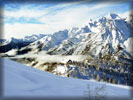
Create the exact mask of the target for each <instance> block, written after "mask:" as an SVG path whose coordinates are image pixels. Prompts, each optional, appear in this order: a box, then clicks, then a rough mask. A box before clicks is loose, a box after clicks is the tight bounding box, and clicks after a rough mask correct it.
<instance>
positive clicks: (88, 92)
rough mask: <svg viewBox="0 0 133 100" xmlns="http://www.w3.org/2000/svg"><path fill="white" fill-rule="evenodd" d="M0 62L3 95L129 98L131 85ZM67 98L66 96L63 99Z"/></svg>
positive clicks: (59, 97) (129, 99)
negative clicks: (52, 72)
mask: <svg viewBox="0 0 133 100" xmlns="http://www.w3.org/2000/svg"><path fill="white" fill-rule="evenodd" d="M0 61H2V62H3V66H2V67H3V74H4V75H2V76H3V83H4V85H3V98H11V97H18V98H20V97H24V98H26V97H31V98H32V97H42V98H44V99H45V98H47V99H48V98H50V99H56V98H58V99H62V100H64V99H65V100H67V98H68V99H69V100H70V99H76V100H85V99H87V100H88V99H89V100H90V98H91V99H93V100H97V99H99V100H103V99H104V100H114V99H120V100H131V98H132V95H131V93H130V92H132V91H133V90H132V88H131V87H129V86H123V85H114V84H107V83H104V82H96V81H94V80H79V79H72V78H67V77H60V76H57V75H53V74H51V73H48V72H44V71H40V70H37V69H34V68H31V67H28V66H25V65H22V64H20V63H17V62H14V61H10V60H7V59H2V58H1V59H0ZM66 97H67V98H66Z"/></svg>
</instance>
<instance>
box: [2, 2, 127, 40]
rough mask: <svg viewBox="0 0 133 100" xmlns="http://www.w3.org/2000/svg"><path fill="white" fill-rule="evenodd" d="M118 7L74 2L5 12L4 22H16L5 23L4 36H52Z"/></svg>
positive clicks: (108, 4)
mask: <svg viewBox="0 0 133 100" xmlns="http://www.w3.org/2000/svg"><path fill="white" fill-rule="evenodd" d="M118 5H119V4H113V3H112V4H110V3H104V2H102V3H95V4H94V3H92V4H89V3H88V4H86V3H84V2H80V3H79V2H74V3H62V4H55V5H53V4H52V5H48V7H47V4H46V5H44V4H42V5H41V4H40V5H39V6H38V5H37V6H35V5H34V6H33V5H28V6H24V7H23V8H21V9H19V10H17V11H13V10H12V11H7V10H5V11H4V17H5V18H7V19H5V21H4V22H6V20H10V19H11V18H15V19H16V20H17V21H16V22H14V23H12V24H11V23H5V25H4V35H5V37H8V38H9V37H12V36H15V37H18V38H20V37H24V36H25V35H32V34H42V33H46V34H52V33H54V32H56V31H59V30H63V29H68V28H71V27H82V26H83V25H86V24H87V23H88V20H89V19H97V18H99V17H102V16H104V15H106V14H107V13H109V12H110V9H115V7H116V6H118ZM32 7H33V8H32ZM120 7H121V6H120ZM30 8H31V9H30ZM125 15H126V14H125ZM21 18H25V23H21V22H22V21H20V19H21ZM32 19H34V20H35V19H36V20H37V21H38V22H41V24H39V23H38V24H37V23H30V21H31V20H32ZM19 21H20V22H19ZM26 21H27V23H26ZM42 23H43V24H42Z"/></svg>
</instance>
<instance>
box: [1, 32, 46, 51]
mask: <svg viewBox="0 0 133 100" xmlns="http://www.w3.org/2000/svg"><path fill="white" fill-rule="evenodd" d="M44 36H46V35H43V34H40V35H31V36H25V37H24V38H20V39H17V38H10V39H8V40H6V39H1V40H0V41H1V45H0V52H1V53H3V52H7V51H9V50H11V49H20V48H22V47H25V46H27V45H29V44H30V43H32V42H34V41H36V40H38V39H41V38H43V37H44Z"/></svg>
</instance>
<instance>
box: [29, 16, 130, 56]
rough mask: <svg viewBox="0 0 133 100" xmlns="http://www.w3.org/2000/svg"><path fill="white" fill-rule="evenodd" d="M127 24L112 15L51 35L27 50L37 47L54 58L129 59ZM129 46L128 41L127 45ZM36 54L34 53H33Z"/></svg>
mask: <svg viewBox="0 0 133 100" xmlns="http://www.w3.org/2000/svg"><path fill="white" fill-rule="evenodd" d="M129 38H132V35H131V25H130V23H129V21H127V20H126V19H123V18H120V17H119V16H118V15H116V14H108V16H105V17H102V18H100V19H98V20H96V21H93V20H89V22H88V24H87V25H85V26H83V27H80V28H77V27H74V28H71V29H66V30H63V31H59V32H55V33H54V34H53V35H51V36H46V37H44V38H42V39H40V40H37V41H35V42H33V43H32V44H30V45H29V46H28V47H27V48H33V47H34V48H37V49H39V51H46V52H47V53H48V54H51V55H55V54H59V55H73V54H74V55H86V54H89V55H93V56H96V57H98V56H101V57H104V56H105V55H108V54H109V55H111V56H112V55H119V56H121V55H122V56H123V57H126V58H131V56H132V55H133V54H132V51H131V50H129V49H128V48H129V47H128V45H129V44H128V43H129V42H126V41H128V39H129ZM130 44H131V42H130ZM36 51H38V50H36Z"/></svg>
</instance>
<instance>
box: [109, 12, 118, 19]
mask: <svg viewBox="0 0 133 100" xmlns="http://www.w3.org/2000/svg"><path fill="white" fill-rule="evenodd" d="M107 18H109V19H120V17H119V16H118V15H117V14H113V13H109V14H108V15H107Z"/></svg>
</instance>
